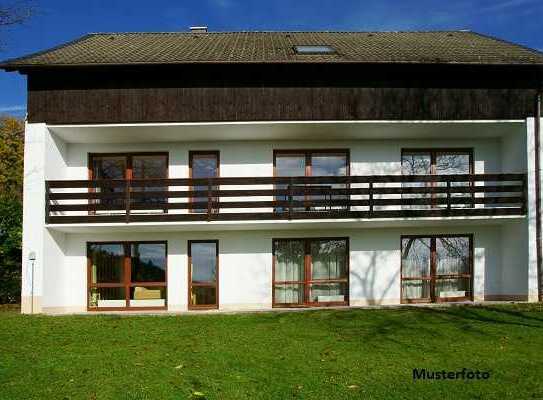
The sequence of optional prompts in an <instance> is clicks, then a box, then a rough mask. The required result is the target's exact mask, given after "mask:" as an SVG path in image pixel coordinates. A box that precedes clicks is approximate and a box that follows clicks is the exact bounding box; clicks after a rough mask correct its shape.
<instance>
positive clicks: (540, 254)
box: [534, 91, 543, 301]
mask: <svg viewBox="0 0 543 400" xmlns="http://www.w3.org/2000/svg"><path fill="white" fill-rule="evenodd" d="M541 96H542V93H541V91H538V92H537V94H536V96H535V110H534V118H535V120H534V135H535V138H534V139H535V140H534V144H535V202H536V203H535V237H536V241H537V242H536V249H537V283H538V285H537V291H538V298H539V301H542V294H543V293H542V288H541V285H542V282H541V278H542V277H541V272H542V271H541V265H542V260H543V249H542V247H541V245H542V243H541V185H540V182H541V160H540V156H539V152H540V146H541V144H540V136H541Z"/></svg>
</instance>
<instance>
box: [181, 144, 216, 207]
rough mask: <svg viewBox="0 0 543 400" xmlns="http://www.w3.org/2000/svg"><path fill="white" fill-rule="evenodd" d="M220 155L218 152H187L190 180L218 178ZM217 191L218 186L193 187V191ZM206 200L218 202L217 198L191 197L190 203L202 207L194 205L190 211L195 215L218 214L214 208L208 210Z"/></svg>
mask: <svg viewBox="0 0 543 400" xmlns="http://www.w3.org/2000/svg"><path fill="white" fill-rule="evenodd" d="M219 159H220V153H219V152H218V151H191V152H189V176H190V178H192V179H198V178H215V177H218V176H219V164H220V161H219ZM210 189H211V190H219V186H218V185H213V186H211V187H209V186H193V187H192V188H191V190H193V191H206V192H207V191H208V190H210ZM208 200H212V201H218V198H217V197H215V198H209V197H192V198H191V199H190V201H191V203H200V204H201V205H202V206H198V205H195V208H191V209H190V210H191V211H192V212H195V213H203V212H208V211H210V212H218V211H219V210H218V209H216V208H214V209H211V210H208V205H207V204H208Z"/></svg>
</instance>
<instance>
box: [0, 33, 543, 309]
mask: <svg viewBox="0 0 543 400" xmlns="http://www.w3.org/2000/svg"><path fill="white" fill-rule="evenodd" d="M1 68H3V69H5V70H7V71H18V72H19V73H22V74H25V75H26V76H27V78H28V116H27V124H26V134H25V137H26V143H25V181H24V231H23V259H24V266H23V291H22V311H23V312H24V313H39V312H43V313H73V312H92V311H104V310H105V311H107V310H167V311H185V310H201V309H219V310H251V309H271V308H273V307H319V306H341V305H343V306H360V305H374V304H402V303H433V302H458V301H505V300H518V301H538V298H539V295H540V285H539V280H540V274H541V272H540V270H541V269H540V265H541V240H540V239H541V215H540V213H541V206H540V203H541V189H540V187H541V186H540V179H541V178H540V173H539V168H540V167H539V165H540V161H539V158H540V150H539V149H540V145H539V142H540V127H539V126H540V124H539V118H538V117H540V111H539V110H540V102H541V95H540V93H541V88H542V83H543V54H542V53H539V52H537V51H535V50H531V49H528V48H525V47H522V46H519V45H516V44H513V43H509V42H506V41H503V40H500V39H496V38H493V37H489V36H485V35H481V34H477V33H474V32H469V31H450V32H217V33H211V32H207V31H206V29H202V28H199V29H195V30H194V31H192V32H185V33H180V32H173V33H97V34H89V35H86V36H84V37H81V38H79V39H77V40H74V41H72V42H69V43H65V44H63V45H61V46H58V47H55V48H52V49H49V50H45V51H42V52H39V53H35V54H31V55H28V56H24V57H21V58H18V59H12V60H7V61H5V62H4V63H2V64H1Z"/></svg>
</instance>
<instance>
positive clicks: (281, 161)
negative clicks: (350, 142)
mask: <svg viewBox="0 0 543 400" xmlns="http://www.w3.org/2000/svg"><path fill="white" fill-rule="evenodd" d="M348 175H349V151H348V150H276V151H274V176H278V177H289V176H348ZM306 186H308V185H294V186H289V185H276V188H277V189H289V188H300V187H301V188H303V187H306ZM311 186H312V187H318V188H321V189H324V191H325V192H326V189H341V188H346V187H347V186H346V185H345V184H336V183H330V184H315V185H311ZM347 198H348V197H347V196H345V195H341V194H340V195H338V194H332V193H331V194H329V195H326V194H323V195H321V194H319V195H306V196H304V195H293V196H277V197H276V200H282V201H286V200H290V199H292V200H293V201H307V202H309V201H313V200H317V201H319V200H320V201H325V200H341V199H347ZM338 208H345V207H341V206H339V207H338V206H331V205H326V204H323V205H322V206H321V205H319V206H313V207H293V208H292V209H290V211H323V210H324V211H325V210H330V209H338ZM284 211H286V208H284V207H277V208H276V212H284Z"/></svg>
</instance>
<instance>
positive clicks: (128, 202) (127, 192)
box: [125, 179, 131, 224]
mask: <svg viewBox="0 0 543 400" xmlns="http://www.w3.org/2000/svg"><path fill="white" fill-rule="evenodd" d="M130 182H131V181H130V180H129V179H127V180H126V184H125V190H126V193H125V195H126V200H125V201H126V204H125V207H126V215H125V217H126V223H127V224H128V223H129V222H130V190H131V183H130Z"/></svg>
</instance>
